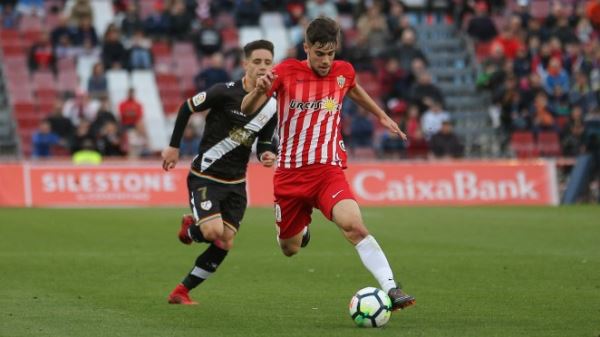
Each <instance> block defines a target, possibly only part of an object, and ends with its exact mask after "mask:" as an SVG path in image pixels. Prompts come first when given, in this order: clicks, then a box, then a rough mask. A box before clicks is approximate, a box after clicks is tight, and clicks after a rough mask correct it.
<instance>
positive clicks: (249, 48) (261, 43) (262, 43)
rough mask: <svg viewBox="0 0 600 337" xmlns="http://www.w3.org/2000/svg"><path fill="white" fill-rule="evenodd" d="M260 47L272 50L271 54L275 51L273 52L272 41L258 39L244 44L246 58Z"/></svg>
mask: <svg viewBox="0 0 600 337" xmlns="http://www.w3.org/2000/svg"><path fill="white" fill-rule="evenodd" d="M258 49H265V50H268V51H270V52H271V55H274V54H275V53H274V52H273V49H274V47H273V43H272V42H271V41H267V40H256V41H252V42H249V43H247V44H246V45H245V46H244V56H245V57H246V58H248V57H250V55H251V54H252V52H253V51H255V50H258Z"/></svg>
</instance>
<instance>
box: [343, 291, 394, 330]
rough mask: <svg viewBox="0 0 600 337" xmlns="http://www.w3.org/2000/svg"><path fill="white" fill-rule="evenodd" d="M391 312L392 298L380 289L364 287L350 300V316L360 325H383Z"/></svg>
mask: <svg viewBox="0 0 600 337" xmlns="http://www.w3.org/2000/svg"><path fill="white" fill-rule="evenodd" d="M391 314H392V300H390V297H389V296H388V295H387V294H386V293H385V292H383V290H381V289H377V288H374V287H366V288H363V289H361V290H359V291H357V292H356V294H355V295H354V296H353V297H352V299H351V300H350V317H351V318H352V320H353V321H354V323H356V325H358V326H360V327H368V328H378V327H382V326H384V325H385V324H386V323H387V322H388V321H389V320H390V316H391Z"/></svg>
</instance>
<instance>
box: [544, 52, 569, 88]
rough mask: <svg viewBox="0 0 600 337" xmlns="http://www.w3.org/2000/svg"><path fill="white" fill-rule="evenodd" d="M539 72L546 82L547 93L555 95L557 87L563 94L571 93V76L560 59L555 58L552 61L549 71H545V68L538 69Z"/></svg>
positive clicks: (549, 64)
mask: <svg viewBox="0 0 600 337" xmlns="http://www.w3.org/2000/svg"><path fill="white" fill-rule="evenodd" d="M538 72H539V73H540V75H541V76H542V80H543V81H544V89H546V93H548V94H550V95H551V94H553V93H554V92H555V88H556V87H560V90H561V92H563V93H566V92H568V91H569V87H570V86H569V75H568V74H567V72H566V71H565V69H564V68H563V67H562V62H561V60H560V59H559V58H557V57H553V58H552V59H550V62H549V63H548V70H547V71H545V70H544V68H543V67H538Z"/></svg>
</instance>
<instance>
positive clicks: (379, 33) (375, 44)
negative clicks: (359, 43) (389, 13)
mask: <svg viewBox="0 0 600 337" xmlns="http://www.w3.org/2000/svg"><path fill="white" fill-rule="evenodd" d="M356 27H357V28H358V33H359V37H358V38H359V39H363V40H366V41H367V47H368V50H369V55H370V56H371V57H378V56H380V55H381V54H382V53H383V51H384V50H385V48H386V46H387V44H388V40H389V39H390V32H389V30H388V25H387V21H386V18H385V15H383V13H382V8H381V4H380V3H379V2H373V3H372V4H371V6H369V7H368V8H367V12H366V13H365V14H363V15H361V16H360V17H359V18H358V22H357V24H356Z"/></svg>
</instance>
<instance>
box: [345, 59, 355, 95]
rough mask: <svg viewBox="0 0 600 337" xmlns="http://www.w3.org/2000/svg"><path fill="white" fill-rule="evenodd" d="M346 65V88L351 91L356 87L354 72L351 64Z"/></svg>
mask: <svg viewBox="0 0 600 337" xmlns="http://www.w3.org/2000/svg"><path fill="white" fill-rule="evenodd" d="M346 64H347V69H346V72H347V74H348V75H347V76H348V88H349V89H352V88H354V87H355V86H356V70H354V66H353V65H352V63H349V62H346Z"/></svg>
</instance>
